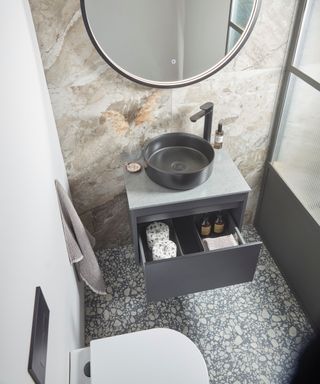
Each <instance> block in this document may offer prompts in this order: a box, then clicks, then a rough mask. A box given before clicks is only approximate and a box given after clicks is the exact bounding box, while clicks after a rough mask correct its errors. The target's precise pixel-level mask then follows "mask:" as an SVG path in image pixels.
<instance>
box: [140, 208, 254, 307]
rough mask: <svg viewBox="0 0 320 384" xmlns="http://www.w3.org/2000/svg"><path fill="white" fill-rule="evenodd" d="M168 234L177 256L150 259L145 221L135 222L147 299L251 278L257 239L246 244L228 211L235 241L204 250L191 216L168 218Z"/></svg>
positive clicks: (201, 289) (229, 223) (198, 290)
mask: <svg viewBox="0 0 320 384" xmlns="http://www.w3.org/2000/svg"><path fill="white" fill-rule="evenodd" d="M167 223H168V224H169V226H170V238H171V239H172V240H173V241H175V243H176V245H177V250H178V251H177V257H174V258H170V259H162V260H157V261H153V260H152V253H151V251H150V250H149V249H148V246H147V244H146V238H145V228H146V226H147V224H144V225H139V251H140V257H141V261H142V265H143V268H144V275H145V284H146V294H147V300H148V301H157V300H161V299H164V298H168V297H175V296H180V295H185V294H188V293H193V292H200V291H205V290H208V289H214V288H219V287H225V286H228V285H233V284H239V283H244V282H248V281H251V280H252V279H253V275H254V272H255V269H256V265H257V260H258V255H259V252H260V249H261V242H255V243H250V244H246V243H245V242H244V240H243V238H242V236H241V234H240V232H239V230H238V228H237V227H236V226H235V224H234V221H233V219H232V217H231V216H230V215H228V233H235V234H238V235H237V237H238V240H239V245H237V246H232V247H228V248H221V249H217V250H209V251H206V250H204V247H203V245H202V241H201V238H200V236H199V234H198V230H197V226H196V218H195V217H192V216H188V217H182V218H179V219H172V220H169V221H168V222H167Z"/></svg>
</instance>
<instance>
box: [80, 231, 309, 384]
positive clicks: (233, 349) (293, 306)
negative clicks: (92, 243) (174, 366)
mask: <svg viewBox="0 0 320 384" xmlns="http://www.w3.org/2000/svg"><path fill="white" fill-rule="evenodd" d="M243 234H244V237H245V238H246V240H247V241H257V240H259V236H258V235H257V233H256V231H255V230H254V228H253V227H252V226H247V227H245V228H244V230H243ZM97 257H98V260H99V263H100V265H101V267H102V269H103V273H104V277H105V281H106V283H107V292H108V294H107V295H106V296H99V295H96V294H94V293H92V292H91V291H90V290H89V289H86V293H85V305H86V319H85V320H86V343H87V344H88V343H89V342H90V340H91V339H96V338H101V337H106V336H112V335H119V334H123V333H128V332H134V331H139V330H143V329H149V328H154V327H168V328H171V329H175V330H177V331H180V332H182V333H183V334H185V335H186V336H188V337H189V338H190V339H191V340H192V341H193V342H194V343H195V344H196V345H197V346H198V348H199V349H200V351H201V352H202V354H203V356H204V358H205V361H206V363H207V367H208V371H209V377H210V383H211V384H229V383H230V384H260V383H263V384H266V383H270V384H282V383H289V381H290V376H291V375H292V372H293V369H294V366H295V363H296V360H297V356H298V355H299V352H300V351H301V349H302V348H303V346H304V345H305V343H306V342H307V341H308V340H310V338H311V336H312V334H313V331H312V328H311V326H310V324H309V322H308V320H307V319H306V317H305V315H304V313H303V312H302V310H301V308H300V307H299V304H298V303H297V301H296V299H295V297H294V296H293V294H292V293H291V291H290V289H289V288H288V286H287V284H286V282H285V280H284V279H283V277H282V275H281V273H280V272H279V270H278V268H277V266H276V265H275V263H274V261H273V259H272V258H271V256H270V254H269V253H268V251H267V249H266V248H265V247H263V249H262V251H261V253H260V257H259V261H258V266H257V270H256V273H255V276H254V280H253V282H251V283H245V284H239V285H235V286H231V287H226V288H220V289H215V290H211V291H206V292H200V293H195V294H191V295H186V296H181V297H177V298H173V299H167V300H163V301H159V302H156V303H150V304H148V303H147V302H146V297H145V293H144V278H143V272H142V270H141V268H140V267H139V266H137V265H136V264H135V260H134V255H133V249H132V247H131V246H126V247H120V248H117V249H106V250H102V251H99V252H98V253H97Z"/></svg>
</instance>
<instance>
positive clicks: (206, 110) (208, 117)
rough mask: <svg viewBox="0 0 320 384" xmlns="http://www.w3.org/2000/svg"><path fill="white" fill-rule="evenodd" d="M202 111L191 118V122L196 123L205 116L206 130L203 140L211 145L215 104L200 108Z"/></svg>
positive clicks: (207, 104)
mask: <svg viewBox="0 0 320 384" xmlns="http://www.w3.org/2000/svg"><path fill="white" fill-rule="evenodd" d="M200 109H201V111H199V112H197V113H195V114H194V115H192V116H191V117H190V120H191V121H192V122H193V123H194V122H196V121H197V120H199V119H200V118H201V117H202V116H204V129H203V138H204V139H205V140H207V141H208V142H209V143H210V140H211V129H212V116H213V103H211V102H208V103H205V104H203V105H201V107H200Z"/></svg>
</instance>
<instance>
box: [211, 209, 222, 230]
mask: <svg viewBox="0 0 320 384" xmlns="http://www.w3.org/2000/svg"><path fill="white" fill-rule="evenodd" d="M223 231H224V220H223V216H222V213H221V212H218V214H217V217H216V219H215V221H214V224H213V232H214V233H215V234H217V235H220V234H221V233H223Z"/></svg>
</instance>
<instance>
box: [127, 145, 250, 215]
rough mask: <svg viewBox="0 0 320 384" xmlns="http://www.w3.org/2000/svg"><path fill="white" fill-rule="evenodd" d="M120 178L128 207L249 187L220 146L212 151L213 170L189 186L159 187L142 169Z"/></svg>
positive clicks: (151, 204) (226, 193) (178, 200)
mask: <svg viewBox="0 0 320 384" xmlns="http://www.w3.org/2000/svg"><path fill="white" fill-rule="evenodd" d="M124 178H125V186H126V191H127V197H128V203H129V209H130V210H134V209H141V208H149V207H153V206H161V205H168V204H176V203H182V202H188V201H194V200H201V199H207V198H211V197H217V196H226V195H232V194H239V193H246V192H249V191H250V190H251V189H250V187H249V185H248V184H247V182H246V181H245V179H244V177H243V176H242V175H241V173H240V171H239V170H238V168H237V167H236V165H235V164H234V162H233V160H232V159H231V157H230V155H229V154H228V152H227V151H226V150H224V149H216V150H215V157H214V163H213V170H212V173H211V175H210V177H209V179H208V180H207V181H206V182H204V183H203V184H201V185H199V186H198V187H196V188H193V189H189V190H186V191H178V190H174V189H168V188H165V187H162V186H160V185H158V184H156V183H154V182H153V181H152V180H150V179H149V177H148V176H147V174H146V173H145V171H144V170H142V171H141V172H139V173H129V172H127V171H124Z"/></svg>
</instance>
